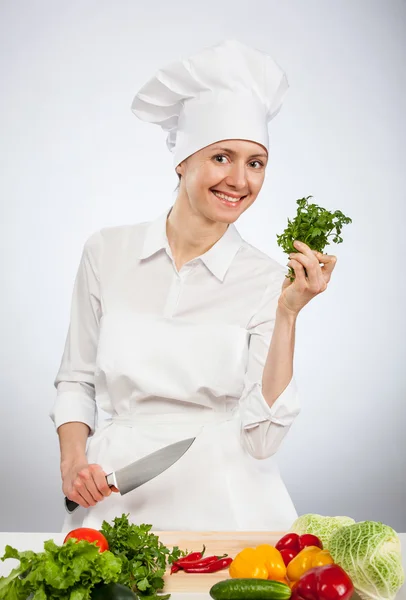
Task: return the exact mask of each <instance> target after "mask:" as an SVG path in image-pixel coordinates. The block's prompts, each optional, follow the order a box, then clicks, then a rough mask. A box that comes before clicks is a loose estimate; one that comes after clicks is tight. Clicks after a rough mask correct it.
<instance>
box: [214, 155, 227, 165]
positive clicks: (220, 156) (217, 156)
mask: <svg viewBox="0 0 406 600" xmlns="http://www.w3.org/2000/svg"><path fill="white" fill-rule="evenodd" d="M213 158H214V159H217V158H226V157H225V156H224V154H216V156H213ZM220 164H222V163H220Z"/></svg>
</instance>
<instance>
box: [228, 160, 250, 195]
mask: <svg viewBox="0 0 406 600" xmlns="http://www.w3.org/2000/svg"><path fill="white" fill-rule="evenodd" d="M226 184H227V185H228V186H230V188H234V189H235V190H246V189H247V173H246V170H245V165H244V164H242V163H237V162H235V163H234V164H232V165H231V167H230V171H229V172H228V175H227V177H226Z"/></svg>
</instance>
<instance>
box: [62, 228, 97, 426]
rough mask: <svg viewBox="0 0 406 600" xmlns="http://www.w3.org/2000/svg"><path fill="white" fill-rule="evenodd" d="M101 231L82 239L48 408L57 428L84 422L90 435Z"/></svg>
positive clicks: (93, 421) (93, 413)
mask: <svg viewBox="0 0 406 600" xmlns="http://www.w3.org/2000/svg"><path fill="white" fill-rule="evenodd" d="M100 253H101V234H100V232H98V233H95V234H93V235H92V236H91V237H90V238H89V239H88V240H87V242H86V243H85V246H84V249H83V253H82V258H81V261H80V265H79V269H78V272H77V275H76V279H75V284H74V289H73V296H72V303H71V314H70V324H69V330H68V334H67V338H66V343H65V349H64V352H63V356H62V361H61V365H60V368H59V371H58V374H57V376H56V379H55V387H56V388H57V396H56V400H55V403H54V405H53V407H52V410H51V411H50V417H51V419H52V420H53V422H54V424H55V427H56V429H58V427H60V425H63V424H64V423H69V422H72V421H79V422H82V423H86V425H88V426H89V428H90V434H91V435H92V434H93V432H94V430H95V426H96V417H97V408H96V402H95V388H94V380H95V363H96V354H97V345H98V339H99V322H100V317H101V301H100V281H99V267H98V264H99V261H100Z"/></svg>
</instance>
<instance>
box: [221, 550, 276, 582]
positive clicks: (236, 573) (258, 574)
mask: <svg viewBox="0 0 406 600" xmlns="http://www.w3.org/2000/svg"><path fill="white" fill-rule="evenodd" d="M229 573H230V577H233V578H238V577H249V578H251V577H252V578H254V579H268V569H267V568H266V566H265V563H264V561H263V559H262V557H261V555H260V554H258V553H257V551H256V549H255V548H245V549H244V550H242V551H241V552H239V553H238V554H237V556H236V557H235V558H234V560H233V562H232V563H231V565H230V567H229Z"/></svg>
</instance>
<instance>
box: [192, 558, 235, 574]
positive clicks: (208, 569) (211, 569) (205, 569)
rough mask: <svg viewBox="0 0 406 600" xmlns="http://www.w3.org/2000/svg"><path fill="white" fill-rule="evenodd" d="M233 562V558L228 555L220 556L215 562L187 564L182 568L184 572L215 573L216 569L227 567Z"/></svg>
mask: <svg viewBox="0 0 406 600" xmlns="http://www.w3.org/2000/svg"><path fill="white" fill-rule="evenodd" d="M232 562H233V559H232V558H230V557H227V558H220V559H219V560H216V561H215V562H212V563H209V564H206V565H203V566H201V567H196V566H194V565H193V566H192V565H191V566H190V567H189V566H188V567H186V566H185V568H184V571H185V573H215V572H216V571H221V569H227V567H229V566H230V565H231V563H232Z"/></svg>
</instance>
